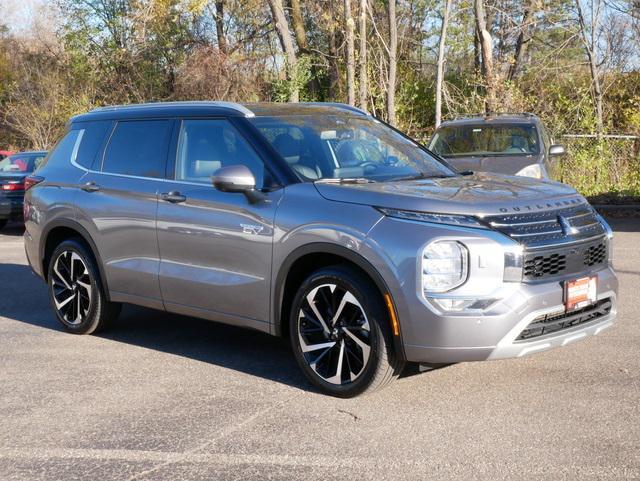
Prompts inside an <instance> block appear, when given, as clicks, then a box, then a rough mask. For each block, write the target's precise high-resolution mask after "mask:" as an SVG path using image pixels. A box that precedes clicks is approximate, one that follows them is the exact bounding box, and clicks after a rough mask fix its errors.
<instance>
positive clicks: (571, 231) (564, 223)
mask: <svg viewBox="0 0 640 481" xmlns="http://www.w3.org/2000/svg"><path fill="white" fill-rule="evenodd" d="M558 224H560V228H561V229H562V233H563V234H564V235H575V234H577V233H578V232H579V231H578V229H576V228H575V227H573V226H572V225H571V224H569V221H568V220H567V219H566V218H565V217H563V216H561V215H559V216H558Z"/></svg>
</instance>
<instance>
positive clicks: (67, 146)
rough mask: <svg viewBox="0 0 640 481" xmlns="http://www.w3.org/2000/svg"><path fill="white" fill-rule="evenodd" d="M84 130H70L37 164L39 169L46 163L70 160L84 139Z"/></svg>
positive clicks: (53, 163)
mask: <svg viewBox="0 0 640 481" xmlns="http://www.w3.org/2000/svg"><path fill="white" fill-rule="evenodd" d="M83 132H84V131H83V130H82V129H80V130H70V131H68V132H67V133H66V135H65V136H64V137H62V139H60V141H59V142H58V143H57V144H56V146H55V147H54V148H53V149H52V150H51V151H50V152H49V154H48V155H47V156H46V157H45V158H44V160H43V161H42V162H41V163H40V164H39V165H38V166H37V170H40V169H42V168H43V167H44V166H45V165H47V164H49V163H51V164H52V165H55V164H58V163H65V162H70V161H72V160H75V159H74V156H75V154H76V153H77V146H78V144H79V142H80V140H81V139H82V134H83Z"/></svg>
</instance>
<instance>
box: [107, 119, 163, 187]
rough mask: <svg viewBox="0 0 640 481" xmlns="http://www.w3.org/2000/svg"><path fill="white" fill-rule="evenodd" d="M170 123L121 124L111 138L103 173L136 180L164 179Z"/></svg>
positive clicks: (153, 121) (149, 121)
mask: <svg viewBox="0 0 640 481" xmlns="http://www.w3.org/2000/svg"><path fill="white" fill-rule="evenodd" d="M171 125H172V121H171V120H132V121H120V122H117V123H116V126H115V128H114V130H113V133H112V134H111V138H110V140H109V143H108V145H107V147H106V149H105V152H104V157H103V160H102V171H103V172H105V173H110V174H121V175H131V176H136V177H151V178H160V177H164V171H165V164H166V157H167V144H168V141H169V135H170V132H171Z"/></svg>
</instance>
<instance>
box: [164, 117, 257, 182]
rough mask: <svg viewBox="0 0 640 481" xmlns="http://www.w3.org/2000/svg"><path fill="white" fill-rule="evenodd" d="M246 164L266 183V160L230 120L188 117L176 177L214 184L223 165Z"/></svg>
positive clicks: (179, 148)
mask: <svg viewBox="0 0 640 481" xmlns="http://www.w3.org/2000/svg"><path fill="white" fill-rule="evenodd" d="M230 165H246V166H247V167H248V168H249V170H251V172H252V173H253V175H254V177H255V178H256V188H258V189H261V188H263V187H264V185H265V167H264V163H263V162H262V159H260V157H258V154H256V152H255V151H254V150H253V148H252V147H251V146H250V145H249V144H248V142H247V141H246V140H245V139H244V138H243V137H242V136H241V135H240V133H239V132H238V131H236V129H235V128H234V127H233V125H231V123H230V122H229V121H228V120H222V119H220V120H217V119H216V120H184V121H183V122H182V127H181V128H180V136H179V138H178V152H177V159H176V180H184V181H188V182H202V183H207V184H208V183H210V182H211V176H212V175H213V174H214V172H215V171H216V170H218V169H219V168H221V167H228V166H230Z"/></svg>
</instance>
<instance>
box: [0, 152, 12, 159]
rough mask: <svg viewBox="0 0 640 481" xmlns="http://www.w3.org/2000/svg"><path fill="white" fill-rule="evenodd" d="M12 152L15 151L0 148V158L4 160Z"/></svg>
mask: <svg viewBox="0 0 640 481" xmlns="http://www.w3.org/2000/svg"><path fill="white" fill-rule="evenodd" d="M13 154H15V152H11V151H10V150H0V160H4V159H6V158H7V157H9V156H10V155H13Z"/></svg>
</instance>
